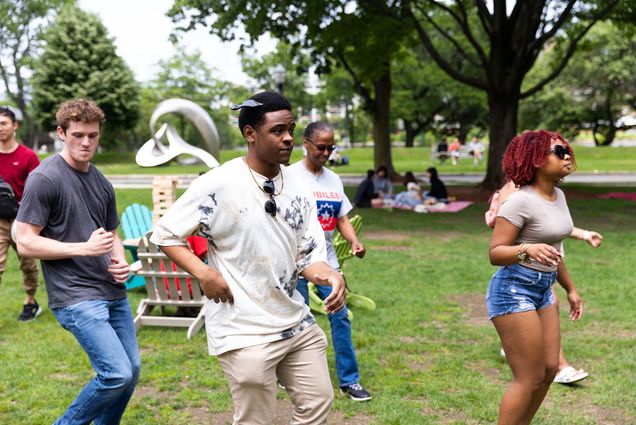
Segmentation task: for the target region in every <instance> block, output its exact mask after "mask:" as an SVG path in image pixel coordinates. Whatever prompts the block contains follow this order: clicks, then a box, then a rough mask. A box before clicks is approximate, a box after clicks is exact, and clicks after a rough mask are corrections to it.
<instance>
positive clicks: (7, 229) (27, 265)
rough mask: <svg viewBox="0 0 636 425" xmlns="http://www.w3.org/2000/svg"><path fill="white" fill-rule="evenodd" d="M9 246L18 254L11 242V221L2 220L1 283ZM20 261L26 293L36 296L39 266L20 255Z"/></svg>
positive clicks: (0, 245) (0, 244)
mask: <svg viewBox="0 0 636 425" xmlns="http://www.w3.org/2000/svg"><path fill="white" fill-rule="evenodd" d="M9 246H11V247H12V248H13V250H14V251H15V252H16V254H17V253H18V249H17V248H16V246H15V242H13V241H12V240H11V221H9V220H5V219H2V218H0V282H1V281H2V274H3V273H4V268H5V264H6V263H7V254H8V253H9ZM18 259H19V260H20V270H22V276H23V285H24V292H26V293H27V294H28V295H31V296H33V295H35V291H37V289H38V264H37V261H36V260H35V259H33V258H24V257H20V256H19V255H18Z"/></svg>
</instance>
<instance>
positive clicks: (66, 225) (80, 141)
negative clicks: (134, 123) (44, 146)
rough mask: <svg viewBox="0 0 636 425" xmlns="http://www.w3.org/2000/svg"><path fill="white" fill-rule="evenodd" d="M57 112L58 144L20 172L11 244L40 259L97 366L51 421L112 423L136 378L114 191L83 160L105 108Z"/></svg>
mask: <svg viewBox="0 0 636 425" xmlns="http://www.w3.org/2000/svg"><path fill="white" fill-rule="evenodd" d="M56 118H57V124H58V126H57V133H58V135H59V137H60V138H61V139H62V141H63V142H64V148H63V150H62V152H61V153H60V154H59V155H55V156H53V157H50V158H48V159H46V160H45V161H43V162H42V164H41V165H40V166H39V167H37V168H36V169H35V170H33V172H32V174H31V175H30V176H29V178H28V180H27V183H26V187H25V190H24V195H23V197H22V204H21V207H20V210H19V212H18V217H17V221H18V231H17V235H18V237H17V245H18V251H19V253H20V255H23V256H26V257H32V258H39V259H41V260H42V274H43V275H44V281H45V283H46V289H47V292H48V297H49V307H50V308H51V310H52V311H53V314H54V315H55V317H56V318H57V320H58V322H59V323H60V324H61V325H62V327H64V329H66V330H68V331H70V332H71V333H72V334H73V336H75V338H76V339H77V341H78V342H79V344H80V345H81V346H82V348H83V349H84V351H85V352H86V353H87V355H88V357H89V359H90V362H91V365H93V369H94V370H95V372H96V376H95V377H94V378H93V379H92V380H91V381H90V382H89V383H88V384H87V385H86V386H85V387H84V389H83V390H82V391H81V392H80V394H79V395H78V396H77V398H76V399H75V400H74V401H73V403H71V405H70V406H69V407H68V409H67V410H66V412H64V414H63V415H62V417H61V418H59V419H58V420H57V421H56V422H55V423H56V424H61V423H63V424H66V423H90V422H92V421H94V422H95V423H100V424H101V423H119V422H120V420H121V416H122V415H123V413H124V410H125V409H126V406H127V404H128V401H129V400H130V397H131V396H132V393H133V391H134V389H135V385H136V384H137V381H138V379H139V368H140V359H139V350H138V347H137V335H136V332H135V326H134V323H133V318H132V313H131V311H130V305H129V303H128V298H127V297H126V289H125V286H124V283H125V282H126V279H127V278H128V274H129V266H128V263H127V262H126V257H125V253H124V247H123V245H122V243H121V240H120V238H119V236H118V235H117V226H118V225H119V218H118V216H117V207H116V203H115V191H114V190H113V187H112V185H111V184H110V182H109V181H108V180H106V178H105V177H104V176H103V175H102V173H101V172H99V170H97V168H96V167H95V166H94V165H93V164H91V162H90V161H91V159H92V158H93V155H94V154H95V151H96V149H97V144H98V143H99V136H100V126H101V123H102V122H103V120H104V113H103V111H102V110H101V109H100V108H99V107H97V105H95V104H94V103H93V102H90V101H87V100H82V99H80V100H71V101H68V102H65V103H63V104H62V105H61V106H60V109H59V110H58V111H57V114H56Z"/></svg>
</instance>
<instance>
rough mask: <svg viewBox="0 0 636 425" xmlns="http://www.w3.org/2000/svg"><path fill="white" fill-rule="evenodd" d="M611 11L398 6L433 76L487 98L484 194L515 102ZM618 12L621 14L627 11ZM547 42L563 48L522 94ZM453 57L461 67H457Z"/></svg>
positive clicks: (483, 4)
mask: <svg viewBox="0 0 636 425" xmlns="http://www.w3.org/2000/svg"><path fill="white" fill-rule="evenodd" d="M377 3H378V4H380V5H383V2H377ZM618 4H619V0H588V1H576V0H568V1H562V0H542V1H534V2H529V1H515V2H506V1H495V2H489V1H487V0H476V1H474V2H469V1H467V0H458V1H456V2H454V3H449V2H446V1H441V0H431V1H428V2H419V1H413V0H405V1H404V2H402V5H403V6H404V7H403V8H402V9H401V11H402V16H405V17H408V18H410V21H411V22H412V23H413V25H415V28H416V32H417V34H418V36H419V39H420V41H421V44H422V45H423V46H424V47H425V48H426V49H427V51H428V52H429V54H430V55H431V57H432V58H433V59H434V60H435V62H436V63H437V64H438V65H439V66H440V68H441V69H443V70H444V71H445V72H446V73H447V74H448V75H449V76H451V77H452V78H454V79H455V80H457V81H459V82H461V83H463V84H467V85H469V86H472V87H475V88H477V89H480V90H483V91H485V92H486V93H487V95H488V105H489V131H490V148H489V149H490V156H489V160H488V161H489V162H488V172H487V175H486V178H485V180H484V182H483V185H484V186H485V187H487V188H490V189H494V188H496V187H498V186H500V184H501V182H502V181H503V172H502V170H501V158H502V156H503V152H504V149H505V147H506V146H507V144H508V142H509V141H510V140H511V139H512V138H513V137H514V135H515V134H516V132H517V111H518V107H519V100H520V99H522V98H524V97H528V96H531V95H532V94H534V93H537V92H539V91H540V90H541V89H542V88H543V87H544V86H545V85H546V84H547V83H549V82H550V81H552V80H553V79H554V78H556V77H557V76H558V75H559V73H560V72H561V71H562V70H563V69H564V68H565V66H566V65H567V64H568V61H569V59H570V58H571V56H572V54H573V53H574V51H575V50H576V48H577V45H578V44H579V42H580V41H581V39H582V38H583V37H585V35H586V34H587V32H588V31H589V30H590V28H592V26H594V24H596V23H597V22H598V21H599V20H601V19H605V18H607V17H608V16H609V14H610V13H611V12H612V10H613V9H615V8H616V7H617V5H618ZM379 7H385V6H379ZM508 8H510V10H508ZM625 9H626V11H625V12H624V13H627V11H629V10H631V9H630V8H629V7H627V6H625ZM632 9H633V6H632ZM557 36H558V37H557ZM551 42H558V43H559V44H562V45H563V47H562V48H560V49H559V51H560V52H562V55H560V57H559V58H558V60H557V61H555V64H554V66H553V67H552V68H550V69H549V71H548V72H547V73H546V75H545V76H544V78H543V79H540V80H539V81H537V82H536V83H535V84H533V85H532V86H530V87H527V88H524V90H522V84H523V82H524V78H525V76H526V74H527V73H528V72H529V71H530V70H531V69H532V67H533V66H534V64H535V62H536V60H537V58H538V56H539V54H540V53H541V52H542V50H543V49H544V46H545V45H546V44H547V43H551ZM458 57H461V58H462V59H463V60H461V61H457V60H456V59H457V58H458ZM466 64H469V65H470V66H466Z"/></svg>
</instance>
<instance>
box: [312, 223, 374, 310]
mask: <svg viewBox="0 0 636 425" xmlns="http://www.w3.org/2000/svg"><path fill="white" fill-rule="evenodd" d="M349 221H350V222H351V225H352V226H353V230H355V232H356V234H359V233H360V229H361V228H362V217H360V216H359V215H354V216H353V217H351V218H350V219H349ZM332 243H333V247H334V249H335V250H336V256H337V257H338V263H340V268H342V266H343V264H344V262H345V261H346V260H348V259H349V258H352V257H353V252H351V246H350V245H349V242H347V240H346V239H345V238H344V237H343V236H342V235H341V234H340V232H337V231H336V232H334V235H333V240H332ZM345 283H346V280H345ZM308 288H309V307H310V308H311V310H312V311H314V312H315V313H319V314H327V313H326V312H325V310H324V307H325V302H324V301H323V300H321V299H320V297H319V296H318V293H317V290H316V286H315V285H314V284H313V283H311V282H309V284H308ZM347 306H349V307H358V308H362V309H365V310H370V311H373V310H375V307H376V306H375V301H373V300H372V299H371V298H369V297H365V296H364V295H361V294H358V293H355V292H352V291H351V290H350V289H349V285H347ZM348 312H349V320H352V319H353V313H352V312H351V309H348Z"/></svg>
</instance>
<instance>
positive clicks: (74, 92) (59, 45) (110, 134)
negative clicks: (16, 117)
mask: <svg viewBox="0 0 636 425" xmlns="http://www.w3.org/2000/svg"><path fill="white" fill-rule="evenodd" d="M42 37H43V40H44V42H45V46H44V48H43V51H42V54H41V55H40V57H39V58H38V59H37V60H36V61H35V62H34V66H33V68H34V74H33V78H32V86H33V103H34V104H35V107H36V109H37V111H38V119H39V121H40V123H41V124H42V125H43V126H44V128H46V129H51V128H52V127H53V126H54V123H55V112H56V110H57V107H58V106H59V104H61V103H62V102H64V101H66V100H68V99H73V98H90V99H92V100H93V101H95V102H96V103H97V104H98V105H99V106H100V107H101V108H102V109H103V110H104V112H105V114H106V124H105V125H104V126H103V130H102V136H101V144H102V146H104V147H105V148H109V147H115V146H119V147H122V146H124V145H129V144H131V143H132V140H133V137H132V134H130V133H129V132H128V130H129V129H130V128H132V127H133V123H135V122H136V121H137V117H138V114H139V112H138V109H139V86H138V84H137V82H136V81H135V79H134V76H133V73H132V71H131V70H130V68H128V66H127V65H126V63H125V62H124V61H123V60H122V59H121V58H120V57H119V56H118V55H117V53H116V51H115V45H114V42H113V39H112V38H110V37H109V36H108V32H107V30H106V27H105V26H104V25H103V24H102V22H101V21H100V19H99V18H98V17H97V16H96V15H94V14H91V13H87V12H84V11H82V10H81V9H79V8H78V7H77V6H75V5H68V6H65V7H63V8H62V9H61V10H60V13H59V14H58V16H57V18H56V19H55V22H54V23H53V24H52V25H51V26H50V27H48V28H47V29H46V31H45V32H44V33H43V36H42Z"/></svg>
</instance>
